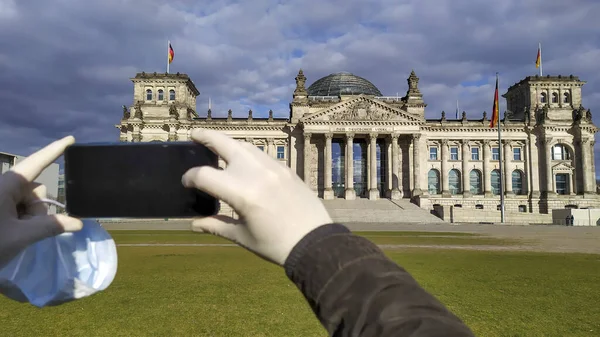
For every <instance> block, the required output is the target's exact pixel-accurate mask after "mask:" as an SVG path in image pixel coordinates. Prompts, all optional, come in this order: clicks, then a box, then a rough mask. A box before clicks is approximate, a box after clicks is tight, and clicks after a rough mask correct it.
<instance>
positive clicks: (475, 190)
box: [469, 170, 483, 195]
mask: <svg viewBox="0 0 600 337" xmlns="http://www.w3.org/2000/svg"><path fill="white" fill-rule="evenodd" d="M469 183H470V184H469V185H471V193H472V194H473V195H479V194H482V193H483V189H482V188H481V172H480V171H479V170H471V172H469Z"/></svg>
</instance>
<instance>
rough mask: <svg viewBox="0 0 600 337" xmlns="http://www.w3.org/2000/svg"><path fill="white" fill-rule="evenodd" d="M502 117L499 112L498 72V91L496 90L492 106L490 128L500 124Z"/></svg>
mask: <svg viewBox="0 0 600 337" xmlns="http://www.w3.org/2000/svg"><path fill="white" fill-rule="evenodd" d="M499 119H500V113H499V112H498V74H496V91H495V92H494V107H493V108H492V120H491V121H490V128H493V127H495V126H496V125H498V122H499Z"/></svg>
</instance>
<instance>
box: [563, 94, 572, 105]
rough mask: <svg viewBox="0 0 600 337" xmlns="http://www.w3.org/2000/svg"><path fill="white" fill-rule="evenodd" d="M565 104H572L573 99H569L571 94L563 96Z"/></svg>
mask: <svg viewBox="0 0 600 337" xmlns="http://www.w3.org/2000/svg"><path fill="white" fill-rule="evenodd" d="M563 103H571V98H570V97H569V93H568V92H565V93H564V94H563Z"/></svg>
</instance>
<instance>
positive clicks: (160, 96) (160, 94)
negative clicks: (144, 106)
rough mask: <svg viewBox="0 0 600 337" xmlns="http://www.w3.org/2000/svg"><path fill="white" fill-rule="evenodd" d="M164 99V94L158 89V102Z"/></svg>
mask: <svg viewBox="0 0 600 337" xmlns="http://www.w3.org/2000/svg"><path fill="white" fill-rule="evenodd" d="M164 99H165V92H164V91H163V90H162V89H158V100H159V101H162V100H164Z"/></svg>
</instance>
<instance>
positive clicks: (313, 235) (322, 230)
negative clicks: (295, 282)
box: [283, 223, 351, 279]
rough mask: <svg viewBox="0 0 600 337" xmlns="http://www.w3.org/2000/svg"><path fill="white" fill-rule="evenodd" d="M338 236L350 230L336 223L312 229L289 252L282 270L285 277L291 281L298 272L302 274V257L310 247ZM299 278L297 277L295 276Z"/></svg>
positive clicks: (348, 232)
mask: <svg viewBox="0 0 600 337" xmlns="http://www.w3.org/2000/svg"><path fill="white" fill-rule="evenodd" d="M340 234H342V235H343V234H346V235H347V234H351V232H350V230H349V229H348V228H347V227H346V226H344V225H342V224H338V223H329V224H324V225H322V226H319V227H317V228H315V229H313V230H312V231H311V232H309V233H308V234H306V235H305V236H304V237H303V238H302V239H301V240H300V241H299V242H298V243H297V244H296V245H295V246H294V247H293V248H292V250H291V251H290V254H289V255H288V257H287V258H286V260H285V262H284V264H283V268H284V269H285V273H286V275H287V276H288V277H289V278H290V279H291V278H292V275H295V274H296V273H297V272H298V271H300V272H303V271H304V270H305V268H301V265H303V263H302V261H303V257H304V256H305V255H306V253H308V252H309V251H310V250H311V246H313V245H315V244H317V243H318V242H320V241H322V240H324V239H326V238H328V237H330V236H332V235H340ZM296 276H299V275H296Z"/></svg>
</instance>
